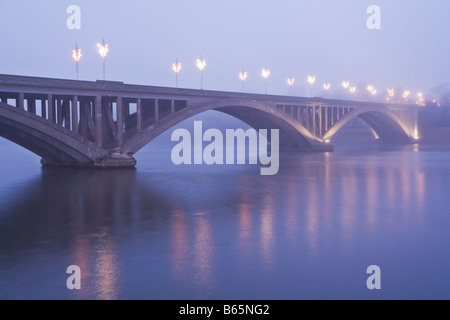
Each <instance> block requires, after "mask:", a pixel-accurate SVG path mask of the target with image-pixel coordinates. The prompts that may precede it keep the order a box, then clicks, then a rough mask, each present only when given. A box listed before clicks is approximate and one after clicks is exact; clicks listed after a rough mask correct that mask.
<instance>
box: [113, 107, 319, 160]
mask: <svg viewBox="0 0 450 320" xmlns="http://www.w3.org/2000/svg"><path fill="white" fill-rule="evenodd" d="M210 110H215V111H219V112H223V113H225V114H228V115H230V116H233V117H235V118H237V119H239V120H241V121H243V122H245V123H247V124H248V125H249V126H251V127H253V128H254V129H256V130H258V129H280V148H282V149H283V148H284V149H304V150H308V149H313V148H314V146H315V145H317V144H320V142H318V141H317V140H316V139H315V138H314V137H313V136H312V134H311V133H310V132H309V131H308V130H307V129H306V128H305V127H304V126H302V125H301V124H300V123H298V122H297V121H296V120H295V119H293V118H292V117H290V116H289V115H287V114H285V113H283V112H281V111H280V110H278V109H277V108H275V107H272V106H269V105H266V104H264V103H261V102H257V101H255V100H227V101H220V102H216V103H207V104H205V105H202V106H198V105H192V106H190V107H187V108H184V109H182V110H180V111H178V112H176V113H174V114H172V115H170V116H167V117H165V118H163V119H161V120H159V121H158V123H155V124H154V125H151V126H150V127H148V128H146V129H144V130H143V131H142V132H141V133H138V134H136V135H135V136H134V137H132V138H131V139H130V140H128V141H126V142H125V143H124V145H123V147H122V152H123V153H127V154H135V153H136V152H138V151H139V150H140V149H142V148H143V147H144V146H146V145H147V144H148V143H150V142H151V141H152V140H154V139H155V138H156V137H158V136H159V135H161V134H162V133H164V132H165V131H167V130H169V129H170V128H172V127H174V126H176V125H177V124H179V123H181V122H182V121H184V120H187V119H189V118H191V117H193V116H195V115H198V114H201V113H203V112H206V111H210Z"/></svg>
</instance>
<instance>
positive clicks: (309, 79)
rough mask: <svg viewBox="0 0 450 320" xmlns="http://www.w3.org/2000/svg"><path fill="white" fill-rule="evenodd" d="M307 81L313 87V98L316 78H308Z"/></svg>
mask: <svg viewBox="0 0 450 320" xmlns="http://www.w3.org/2000/svg"><path fill="white" fill-rule="evenodd" d="M307 80H308V83H309V84H310V85H311V98H312V96H313V94H312V86H313V84H314V83H315V82H316V77H315V76H308V79H307Z"/></svg>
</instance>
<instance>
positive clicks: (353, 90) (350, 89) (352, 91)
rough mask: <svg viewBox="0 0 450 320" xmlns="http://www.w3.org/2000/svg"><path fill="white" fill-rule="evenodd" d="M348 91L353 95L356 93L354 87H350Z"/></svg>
mask: <svg viewBox="0 0 450 320" xmlns="http://www.w3.org/2000/svg"><path fill="white" fill-rule="evenodd" d="M348 90H349V91H350V92H351V93H355V92H356V87H350V88H348Z"/></svg>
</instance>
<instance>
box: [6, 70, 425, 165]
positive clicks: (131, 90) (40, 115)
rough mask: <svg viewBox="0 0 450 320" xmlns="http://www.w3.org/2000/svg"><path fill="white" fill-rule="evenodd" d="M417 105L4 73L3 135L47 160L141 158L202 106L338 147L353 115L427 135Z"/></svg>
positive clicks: (376, 126)
mask: <svg viewBox="0 0 450 320" xmlns="http://www.w3.org/2000/svg"><path fill="white" fill-rule="evenodd" d="M418 108H419V107H418V106H417V105H400V104H390V103H375V102H360V101H344V100H332V99H322V98H302V97H292V96H271V95H259V94H247V93H233V92H221V91H205V90H191V89H177V88H161V87H151V86H138V85H127V84H123V83H121V82H109V81H97V82H87V81H73V80H60V79H47V78H33V77H21V76H9V75H0V136H2V137H4V138H6V139H9V140H11V141H13V142H15V143H17V144H19V145H21V146H23V147H25V148H27V149H28V150H30V151H32V152H34V153H36V154H37V155H39V156H41V157H42V159H43V160H42V162H43V164H45V165H60V166H61V165H70V166H73V165H77V166H96V167H118V166H126V167H128V166H131V167H133V166H135V164H136V161H135V158H134V155H135V154H136V153H137V152H138V151H139V150H141V149H142V148H143V147H144V146H146V145H147V144H148V143H149V142H151V141H152V140H154V139H155V138H156V137H158V136H159V135H161V134H162V133H164V132H165V131H167V130H169V129H170V128H172V127H174V126H175V125H177V124H179V123H180V122H182V121H184V120H186V119H188V118H190V117H192V116H195V115H197V114H200V113H203V112H206V111H209V110H217V111H220V112H223V113H226V114H229V115H231V116H233V117H235V118H237V119H240V120H242V121H244V122H246V123H247V124H248V125H250V126H251V127H253V128H255V129H257V130H259V129H279V130H280V148H281V149H295V150H320V151H330V150H332V149H333V146H332V144H331V140H332V138H333V136H334V135H335V134H336V133H337V132H338V131H339V130H340V129H341V128H342V127H343V126H345V124H347V123H348V122H349V121H351V120H352V119H354V118H360V119H362V120H363V121H365V122H366V123H367V124H368V125H369V127H370V128H371V129H372V131H373V134H374V136H376V137H377V138H378V139H380V141H382V142H395V143H408V142H411V141H417V140H419V139H420V133H419V131H418Z"/></svg>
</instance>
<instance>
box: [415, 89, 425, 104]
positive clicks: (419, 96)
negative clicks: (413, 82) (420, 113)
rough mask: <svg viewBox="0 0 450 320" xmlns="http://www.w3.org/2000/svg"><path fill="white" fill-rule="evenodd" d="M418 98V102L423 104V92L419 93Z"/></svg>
mask: <svg viewBox="0 0 450 320" xmlns="http://www.w3.org/2000/svg"><path fill="white" fill-rule="evenodd" d="M417 99H418V100H419V101H418V102H417V104H420V105H423V101H424V97H423V93H422V92H418V93H417Z"/></svg>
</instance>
